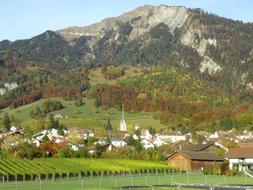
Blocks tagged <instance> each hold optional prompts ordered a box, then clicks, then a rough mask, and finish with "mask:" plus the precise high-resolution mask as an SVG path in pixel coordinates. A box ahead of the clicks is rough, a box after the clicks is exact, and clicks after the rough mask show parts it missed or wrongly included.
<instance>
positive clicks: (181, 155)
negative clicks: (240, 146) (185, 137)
mask: <svg viewBox="0 0 253 190" xmlns="http://www.w3.org/2000/svg"><path fill="white" fill-rule="evenodd" d="M167 161H168V165H169V166H173V167H177V168H180V169H181V170H183V171H187V172H202V171H206V170H210V169H212V168H213V167H214V165H215V164H220V165H222V164H223V161H224V158H222V157H220V156H219V155H218V154H217V153H216V152H213V151H199V152H197V151H187V150H182V151H176V152H174V153H173V154H171V155H170V156H169V157H168V159H167Z"/></svg>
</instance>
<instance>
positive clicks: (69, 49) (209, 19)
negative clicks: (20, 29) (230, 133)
mask: <svg viewBox="0 0 253 190" xmlns="http://www.w3.org/2000/svg"><path fill="white" fill-rule="evenodd" d="M0 54H1V55H0V60H1V61H0V63H1V64H2V65H3V62H6V63H7V64H8V62H13V61H14V62H16V63H18V64H27V63H33V64H37V65H39V64H42V65H44V64H48V65H51V66H57V67H73V66H80V65H84V64H89V65H93V66H96V65H111V64H131V65H135V64H167V65H173V66H176V67H179V68H183V69H184V70H186V71H189V72H191V73H194V74H195V75H199V76H201V77H203V79H205V80H211V81H215V82H216V83H217V84H218V85H219V86H221V87H222V88H224V89H226V90H227V91H229V92H230V93H232V94H237V95H238V94H240V95H241V96H242V97H244V96H247V95H249V93H250V92H251V91H252V89H253V24H251V23H243V22H239V21H233V20H231V19H226V18H222V17H218V16H216V15H212V14H209V13H205V12H204V11H202V10H200V9H187V8H185V7H175V6H166V5H160V6H149V5H146V6H143V7H139V8H137V9H135V10H133V11H130V12H127V13H125V14H123V15H121V16H118V17H112V18H107V19H105V20H102V21H101V22H99V23H95V24H93V25H90V26H86V27H70V28H66V29H62V30H58V31H55V32H53V31H46V32H45V33H43V34H41V35H39V36H35V37H33V38H31V39H27V40H18V41H15V42H9V41H6V40H5V41H2V42H0Z"/></svg>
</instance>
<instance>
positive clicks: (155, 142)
mask: <svg viewBox="0 0 253 190" xmlns="http://www.w3.org/2000/svg"><path fill="white" fill-rule="evenodd" d="M153 144H154V145H155V146H157V147H159V146H162V145H165V144H167V143H166V142H165V141H163V140H161V139H160V138H159V137H155V138H154V139H153Z"/></svg>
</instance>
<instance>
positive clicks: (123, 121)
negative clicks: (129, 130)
mask: <svg viewBox="0 0 253 190" xmlns="http://www.w3.org/2000/svg"><path fill="white" fill-rule="evenodd" d="M120 131H126V121H125V115H124V107H123V106H122V118H121V121H120Z"/></svg>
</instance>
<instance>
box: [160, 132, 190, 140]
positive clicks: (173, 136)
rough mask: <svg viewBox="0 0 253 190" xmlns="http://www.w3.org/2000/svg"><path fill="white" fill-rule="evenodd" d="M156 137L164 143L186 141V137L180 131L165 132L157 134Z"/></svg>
mask: <svg viewBox="0 0 253 190" xmlns="http://www.w3.org/2000/svg"><path fill="white" fill-rule="evenodd" d="M156 136H157V137H158V138H160V139H161V140H163V141H166V142H171V143H175V142H177V141H185V140H186V136H185V135H182V134H181V132H179V131H163V132H161V133H158V134H156Z"/></svg>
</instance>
